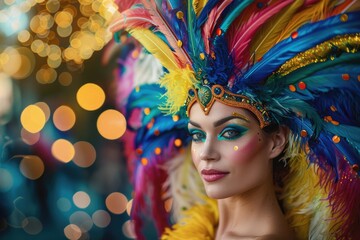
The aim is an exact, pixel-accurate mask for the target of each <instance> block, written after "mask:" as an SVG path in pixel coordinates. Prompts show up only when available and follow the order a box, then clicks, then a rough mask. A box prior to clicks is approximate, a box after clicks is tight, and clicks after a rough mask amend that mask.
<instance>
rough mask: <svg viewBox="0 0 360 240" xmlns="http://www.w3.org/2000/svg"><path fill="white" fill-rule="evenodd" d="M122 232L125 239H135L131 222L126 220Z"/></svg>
mask: <svg viewBox="0 0 360 240" xmlns="http://www.w3.org/2000/svg"><path fill="white" fill-rule="evenodd" d="M122 231H123V233H124V235H125V236H126V237H127V238H131V239H135V238H136V235H135V229H134V223H133V221H132V220H128V221H126V222H125V223H124V224H123V226H122Z"/></svg>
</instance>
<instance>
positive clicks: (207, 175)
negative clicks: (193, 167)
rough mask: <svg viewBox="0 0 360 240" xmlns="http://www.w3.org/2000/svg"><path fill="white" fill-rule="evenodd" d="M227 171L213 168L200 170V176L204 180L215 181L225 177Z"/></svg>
mask: <svg viewBox="0 0 360 240" xmlns="http://www.w3.org/2000/svg"><path fill="white" fill-rule="evenodd" d="M227 174H229V172H222V171H218V170H214V169H203V170H201V176H202V178H203V179H204V180H205V181H206V182H215V181H217V180H219V179H221V178H223V177H225V176H226V175H227Z"/></svg>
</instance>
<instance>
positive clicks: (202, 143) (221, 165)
mask: <svg viewBox="0 0 360 240" xmlns="http://www.w3.org/2000/svg"><path fill="white" fill-rule="evenodd" d="M234 112H236V113H238V114H234ZM188 128H189V132H190V135H191V136H192V139H193V141H192V151H191V153H192V159H193V162H194V165H195V167H196V168H197V170H198V172H199V174H200V175H201V177H202V179H203V182H204V185H205V190H206V193H207V194H208V195H209V196H210V197H212V198H217V199H218V198H225V197H230V196H234V195H238V194H243V193H245V192H246V191H248V190H250V189H252V188H254V187H256V186H259V185H261V184H265V183H267V182H268V179H269V178H268V176H269V174H272V172H271V171H272V170H271V169H272V168H271V163H272V162H271V160H270V158H269V149H270V148H269V136H268V135H266V134H265V133H264V132H263V131H262V130H261V128H260V126H259V123H258V120H257V119H256V118H255V117H254V116H253V115H252V114H251V113H250V112H249V111H247V110H244V109H241V108H235V107H230V106H227V105H224V104H222V103H218V102H215V103H214V105H213V107H212V109H211V111H210V112H209V114H208V115H205V114H204V113H203V111H202V110H201V108H200V106H199V105H198V104H197V103H195V104H194V105H193V106H192V108H191V109H190V121H189V125H188ZM259 139H260V140H261V141H259ZM209 175H210V176H209ZM215 175H216V176H215ZM210 180H211V181H210Z"/></svg>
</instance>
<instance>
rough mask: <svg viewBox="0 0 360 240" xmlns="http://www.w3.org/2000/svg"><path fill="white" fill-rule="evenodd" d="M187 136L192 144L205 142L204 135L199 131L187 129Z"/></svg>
mask: <svg viewBox="0 0 360 240" xmlns="http://www.w3.org/2000/svg"><path fill="white" fill-rule="evenodd" d="M189 134H190V136H191V139H192V141H193V142H205V139H206V134H205V132H203V131H201V130H199V129H189Z"/></svg>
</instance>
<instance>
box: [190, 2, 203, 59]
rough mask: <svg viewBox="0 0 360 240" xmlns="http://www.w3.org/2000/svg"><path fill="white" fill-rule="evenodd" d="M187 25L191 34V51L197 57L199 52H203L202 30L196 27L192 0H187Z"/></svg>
mask: <svg viewBox="0 0 360 240" xmlns="http://www.w3.org/2000/svg"><path fill="white" fill-rule="evenodd" d="M187 1H188V4H187V27H188V34H189V51H190V56H191V58H192V59H197V58H198V57H199V54H200V53H201V52H203V49H204V48H203V45H202V44H201V40H200V39H201V36H200V30H199V29H198V28H196V12H195V11H194V8H193V6H192V4H191V1H192V0H187Z"/></svg>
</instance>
